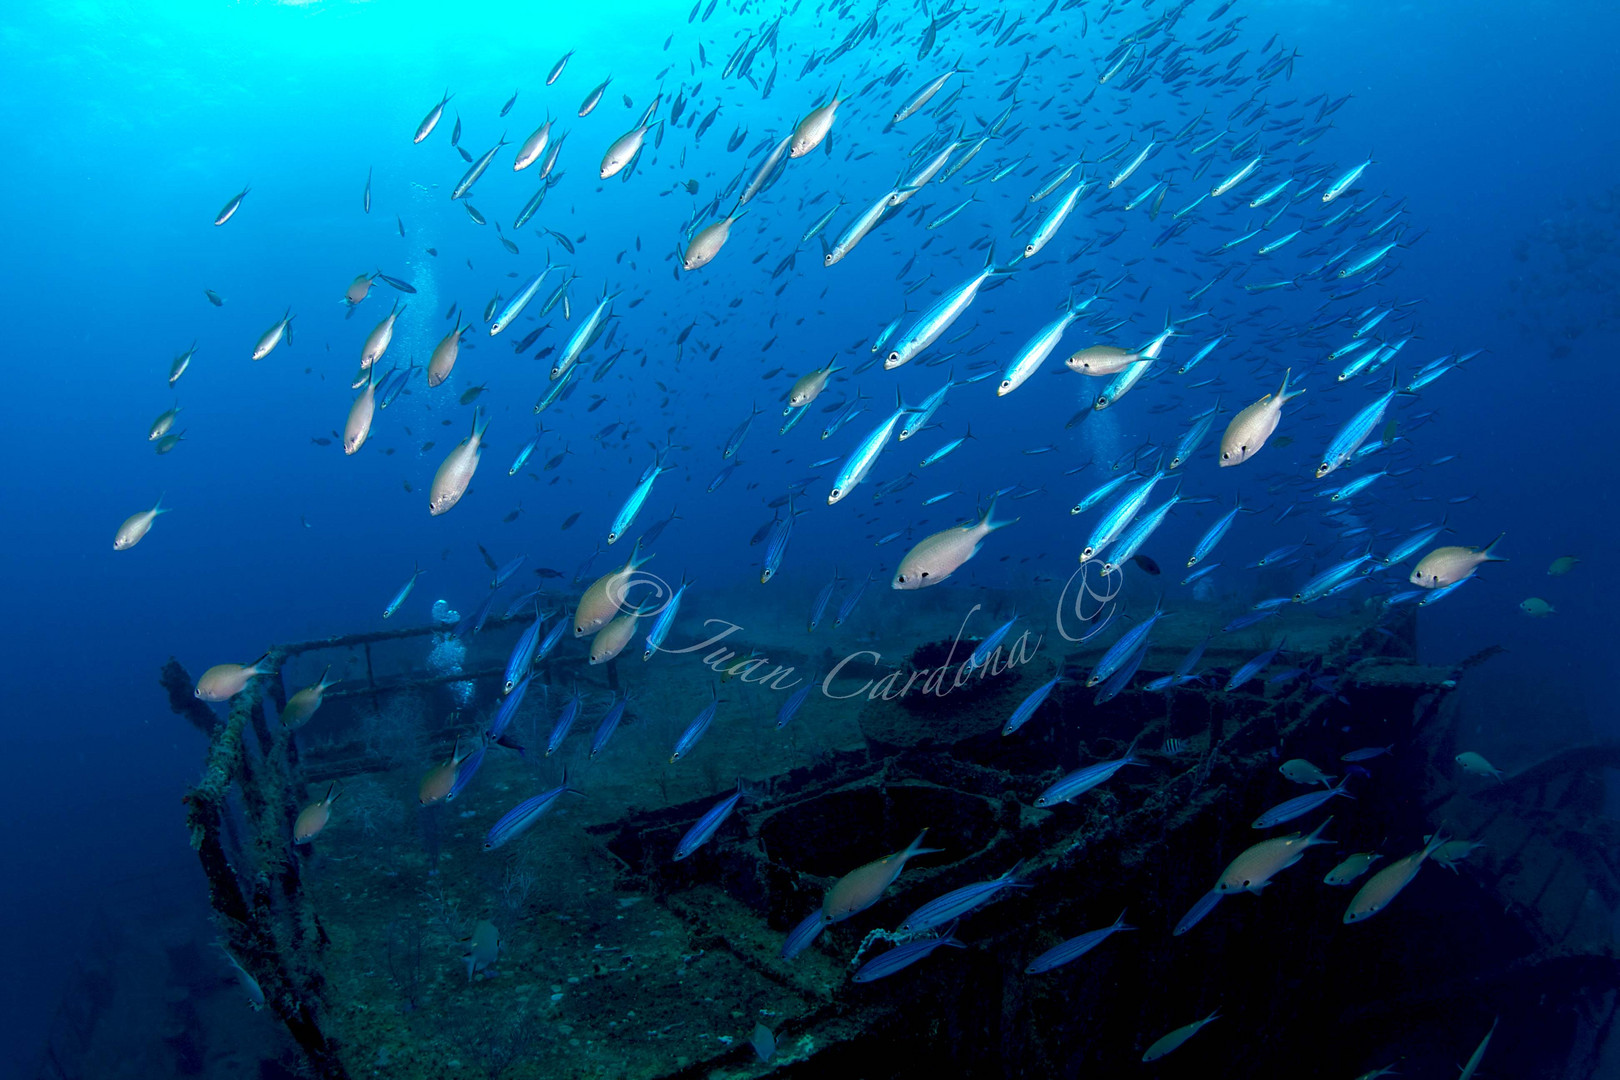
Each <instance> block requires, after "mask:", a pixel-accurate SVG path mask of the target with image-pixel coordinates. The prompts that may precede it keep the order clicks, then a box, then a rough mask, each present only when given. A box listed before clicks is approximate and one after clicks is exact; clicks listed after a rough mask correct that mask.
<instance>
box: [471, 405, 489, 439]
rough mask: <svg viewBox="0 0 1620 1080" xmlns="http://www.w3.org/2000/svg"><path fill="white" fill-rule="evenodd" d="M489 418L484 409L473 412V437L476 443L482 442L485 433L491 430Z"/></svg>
mask: <svg viewBox="0 0 1620 1080" xmlns="http://www.w3.org/2000/svg"><path fill="white" fill-rule="evenodd" d="M489 419H490V418H489V416H488V414H486V413H485V412H484V410H483V408H482V407H479V408H477V409H474V410H473V426H472V437H473V439H474V441H481V440H482V439H483V438H484V432H486V431H488V430H489Z"/></svg>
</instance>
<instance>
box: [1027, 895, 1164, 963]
mask: <svg viewBox="0 0 1620 1080" xmlns="http://www.w3.org/2000/svg"><path fill="white" fill-rule="evenodd" d="M1135 929H1136V927H1134V926H1126V925H1125V913H1124V912H1123V911H1122V912H1120V913H1119V918H1117V919H1115V920H1114V924H1113V925H1112V926H1105V927H1103V928H1102V929H1101V930H1092V931H1091V932H1089V933H1085V934H1081V935H1080V936H1079V937H1072V938H1070V939H1069V940H1068V941H1065V942H1063V943H1062V944H1061V945H1054V946H1053V947H1052V948H1050V949H1047V950H1046V951H1045V952H1043V953H1041V955H1039V956H1037V957H1036V958H1035V959H1033V960H1031V961H1030V962H1029V966H1028V967H1026V968H1025V969H1024V974H1025V975H1039V974H1041V973H1042V972H1044V971H1051V970H1052V969H1053V968H1055V967H1062V966H1063V965H1064V964H1067V963H1068V962H1069V961H1071V960H1078V959H1079V958H1080V957H1082V956H1084V955H1085V954H1086V953H1088V952H1090V951H1091V950H1092V949H1095V948H1096V947H1097V946H1099V945H1101V944H1102V943H1103V942H1105V941H1107V940H1108V939H1109V938H1110V937H1113V936H1114V935H1115V934H1117V933H1119V932H1120V931H1121V930H1135Z"/></svg>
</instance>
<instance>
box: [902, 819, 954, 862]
mask: <svg viewBox="0 0 1620 1080" xmlns="http://www.w3.org/2000/svg"><path fill="white" fill-rule="evenodd" d="M927 835H928V828H927V826H924V827H923V831H922V832H920V833H918V834H917V839H915V840H913V841H912V842H911V843H909V844H907V845H906V850H905V851H903V852H901V853H900V856H901V858H902V859H910V858H912V857H913V856H916V855H929V854H932V853H934V852H936V851H944V850H945V849H944V848H937V847H923V846H922V842H923V837H925V836H927Z"/></svg>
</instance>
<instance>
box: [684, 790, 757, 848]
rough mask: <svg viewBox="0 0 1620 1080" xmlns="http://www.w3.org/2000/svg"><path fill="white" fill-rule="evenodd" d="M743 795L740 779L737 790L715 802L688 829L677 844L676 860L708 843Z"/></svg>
mask: <svg viewBox="0 0 1620 1080" xmlns="http://www.w3.org/2000/svg"><path fill="white" fill-rule="evenodd" d="M742 797H743V786H742V781H741V780H738V781H737V790H736V791H735V792H733V793H732V794H730V795H728V796H726V797H725V798H724V799H721V800H720V801H719V802H718V803H715V804H714V806H713V807H711V808H710V809H709V812H708V813H706V814H704V815H703V816H702V817H700V818H698V819H697V824H695V825H693V826H692V827H691V828H690V829H688V830H686V835H685V836H683V837H681V842H680V843H679V844H676V845H675V861H676V862H680V861H681V860H682V859H684V858H686V857H687V856H688V855H690V854H692V852H694V851H696V850H697V849H698V848H700V847H702V846H703V845H704V844H706V843H708V842H709V838H710V837H711V836H713V835H714V834H715V832H716V830H718V829H719V828H720V826H722V825H724V824H725V823H726V819H727V818H729V817H730V816H731V812H732V811H733V810H735V809H737V803H738V802H740V801H741V800H742Z"/></svg>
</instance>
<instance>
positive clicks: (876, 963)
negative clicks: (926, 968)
mask: <svg viewBox="0 0 1620 1080" xmlns="http://www.w3.org/2000/svg"><path fill="white" fill-rule="evenodd" d="M941 945H949V946H951V947H952V948H955V949H965V948H967V945H966V944H965V943H964V942H961V941H958V940H957V939H956V936H955V935H954V934H952V933H951V932H950V931H946V934H945V936H944V937H937V938H928V939H927V940H925V941H908V942H906V943H905V944H904V945H896V946H895V947H894V948H892V949H890V950H889V951H887V952H884V953H879V954H878V955H877V956H874V957H872V959H870V960H868V961H867V962H866V963H864V964H862V965H861V969H860V970H859V971H857V972H856V973H855V975H854V980H855V981H856V982H858V983H868V982H872V981H873V980H874V979H881V978H884V977H885V976H888V975H893V974H894V973H895V972H897V971H903V970H905V969H906V968H908V967H910V966H911V965H912V964H915V963H916V962H917V961H919V960H921V959H922V958H923V957H925V956H927V955H929V954H930V953H932V952H933V951H934V950H935V949H937V948H939V947H940V946H941Z"/></svg>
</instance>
